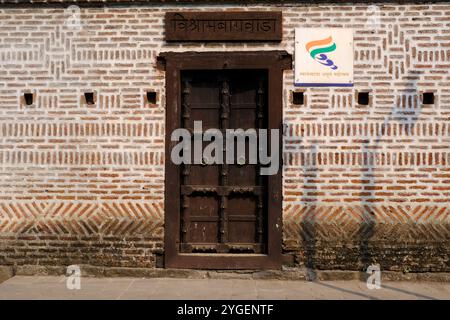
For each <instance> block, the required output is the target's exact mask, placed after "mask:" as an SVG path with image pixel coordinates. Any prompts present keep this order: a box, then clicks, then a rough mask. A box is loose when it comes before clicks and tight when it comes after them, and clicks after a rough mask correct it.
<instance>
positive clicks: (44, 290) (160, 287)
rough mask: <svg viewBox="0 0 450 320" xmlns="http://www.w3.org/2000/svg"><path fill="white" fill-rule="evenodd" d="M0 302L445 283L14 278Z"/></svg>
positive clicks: (350, 292) (331, 294) (402, 291)
mask: <svg viewBox="0 0 450 320" xmlns="http://www.w3.org/2000/svg"><path fill="white" fill-rule="evenodd" d="M0 299H108V300H109V299H187V300H195V299H226V300H230V299H447V300H448V299H450V283H439V282H385V283H382V288H381V289H379V290H376V289H375V290H369V289H367V287H366V284H365V283H364V282H360V281H320V282H306V281H280V280H232V279H229V280H226V279H174V278H155V279H138V278H82V279H81V289H80V290H68V289H67V288H66V279H65V278H64V277H49V276H45V277H44V276H33V277H31V276H16V277H13V278H11V279H9V280H7V281H5V282H3V283H2V284H0Z"/></svg>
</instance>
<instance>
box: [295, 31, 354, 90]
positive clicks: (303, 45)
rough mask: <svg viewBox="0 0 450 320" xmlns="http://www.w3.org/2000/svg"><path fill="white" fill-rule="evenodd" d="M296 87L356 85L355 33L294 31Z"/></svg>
mask: <svg viewBox="0 0 450 320" xmlns="http://www.w3.org/2000/svg"><path fill="white" fill-rule="evenodd" d="M295 85H296V86H304V87H308V86H311V87H322V86H324V87H332V86H339V87H351V86H353V30H352V29H343V28H297V29H295Z"/></svg>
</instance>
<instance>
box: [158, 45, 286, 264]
mask: <svg viewBox="0 0 450 320" xmlns="http://www.w3.org/2000/svg"><path fill="white" fill-rule="evenodd" d="M158 65H159V67H160V68H164V70H165V71H166V73H165V75H166V90H165V94H166V157H165V202H164V206H165V210H164V213H165V218H164V221H165V228H164V233H165V236H164V241H165V243H164V263H165V266H166V267H168V268H197V269H278V268H280V267H281V258H282V251H281V250H282V244H281V242H282V219H281V210H282V194H281V190H282V188H281V185H282V177H281V164H280V165H279V166H278V167H276V169H277V170H276V172H274V173H272V174H271V175H260V169H261V168H260V166H259V165H258V163H260V162H259V161H257V162H251V163H249V161H248V160H249V156H248V151H249V148H250V147H254V143H252V144H250V143H249V142H248V141H247V142H246V144H245V145H246V148H245V149H246V152H245V157H244V160H245V161H242V160H243V159H242V157H241V155H239V154H236V153H235V156H237V157H239V159H234V161H231V162H232V163H220V164H210V161H205V163H202V161H199V162H196V163H191V164H177V163H179V162H177V163H175V162H174V161H173V159H172V157H171V153H172V151H173V150H174V148H175V147H176V146H177V145H178V144H179V141H178V140H177V141H174V140H172V134H173V132H174V131H175V130H177V129H180V128H185V129H188V130H187V131H189V130H191V131H192V130H193V129H194V127H195V126H194V124H195V123H196V121H199V122H201V127H202V132H205V131H206V130H208V129H212V128H213V129H216V130H217V129H218V130H221V132H224V131H225V130H227V129H242V130H246V129H250V128H253V129H255V130H260V129H264V128H267V129H268V131H269V132H270V134H272V132H275V131H274V130H276V131H278V132H280V130H281V128H282V114H283V104H282V93H283V91H282V90H283V71H284V70H287V69H290V68H291V67H292V57H291V56H290V55H289V54H288V53H286V52H285V51H245V52H244V51H237V52H166V53H161V54H160V56H159V57H158ZM185 133H186V132H185ZM270 134H269V135H270ZM274 136H275V135H273V136H271V137H274ZM277 136H278V141H277V142H278V143H277V145H278V146H273V147H272V145H271V147H270V151H269V152H270V154H272V153H274V152H276V153H278V154H279V155H281V136H280V135H277ZM275 139H276V138H275ZM201 144H202V142H200V145H201ZM209 145H210V142H203V145H202V146H201V147H200V149H202V147H203V148H206V147H207V146H209ZM258 147H259V146H258ZM194 149H195V148H194ZM224 149H225V150H223V151H220V150H219V151H218V152H219V154H220V152H223V153H227V154H228V151H229V150H228V148H224ZM258 149H259V148H257V150H258ZM192 151H195V150H191V152H192ZM258 151H259V150H258ZM194 154H197V153H196V152H194ZM224 158H226V155H224ZM280 160H281V156H280Z"/></svg>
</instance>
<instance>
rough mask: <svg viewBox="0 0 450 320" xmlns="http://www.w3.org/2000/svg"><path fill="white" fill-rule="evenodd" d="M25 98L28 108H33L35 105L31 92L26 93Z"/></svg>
mask: <svg viewBox="0 0 450 320" xmlns="http://www.w3.org/2000/svg"><path fill="white" fill-rule="evenodd" d="M23 98H24V100H25V104H26V105H27V106H31V105H32V104H33V94H32V93H31V92H26V93H24V94H23Z"/></svg>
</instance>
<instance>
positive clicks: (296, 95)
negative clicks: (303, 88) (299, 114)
mask: <svg viewBox="0 0 450 320" xmlns="http://www.w3.org/2000/svg"><path fill="white" fill-rule="evenodd" d="M292 103H293V104H295V105H302V104H304V103H305V95H304V93H303V92H292Z"/></svg>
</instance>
